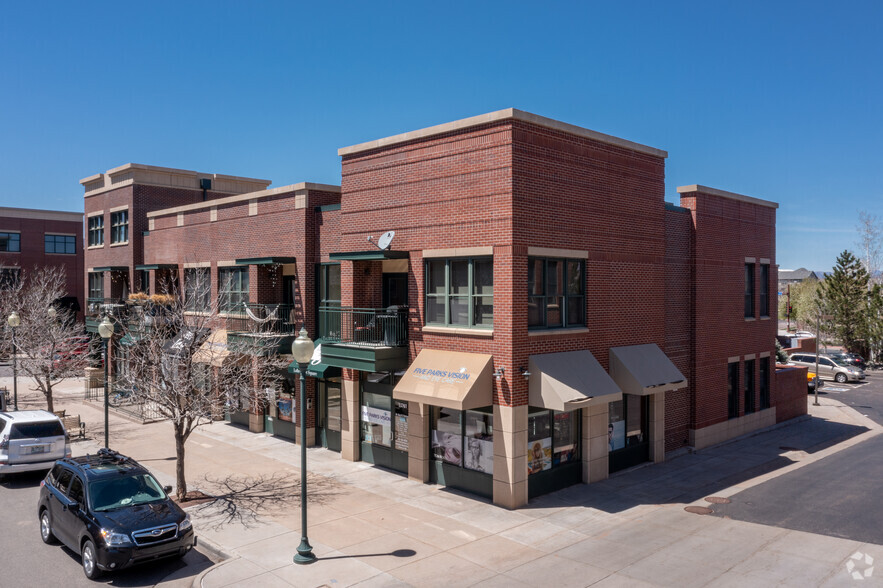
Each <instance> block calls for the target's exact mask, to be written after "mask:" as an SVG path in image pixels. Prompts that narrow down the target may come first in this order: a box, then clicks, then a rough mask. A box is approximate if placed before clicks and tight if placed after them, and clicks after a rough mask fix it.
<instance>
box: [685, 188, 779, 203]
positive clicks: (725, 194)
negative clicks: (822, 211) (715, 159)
mask: <svg viewBox="0 0 883 588" xmlns="http://www.w3.org/2000/svg"><path fill="white" fill-rule="evenodd" d="M694 192H698V193H701V194H708V195H709V196H720V197H721V198H729V199H731V200H739V201H740V202H748V203H749V204H757V205H759V206H766V207H768V208H779V203H778V202H770V201H769V200H761V199H760V198H752V197H751V196H745V195H743V194H736V193H735V192H727V191H725V190H718V189H717V188H709V187H708V186H702V185H700V184H691V185H689V186H679V187H678V194H692V193H694Z"/></svg>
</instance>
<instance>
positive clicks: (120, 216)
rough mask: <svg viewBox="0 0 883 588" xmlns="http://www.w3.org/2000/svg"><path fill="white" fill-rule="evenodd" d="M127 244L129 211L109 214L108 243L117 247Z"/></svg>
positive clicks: (117, 211)
mask: <svg viewBox="0 0 883 588" xmlns="http://www.w3.org/2000/svg"><path fill="white" fill-rule="evenodd" d="M128 242H129V209H128V208H127V209H125V210H116V211H113V212H111V213H110V243H111V245H118V244H121V243H128Z"/></svg>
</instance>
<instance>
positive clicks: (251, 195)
mask: <svg viewBox="0 0 883 588" xmlns="http://www.w3.org/2000/svg"><path fill="white" fill-rule="evenodd" d="M307 190H317V191H323V192H337V193H340V186H331V185H329V184H314V183H312V182H301V183H299V184H291V185H289V186H279V187H278V188H272V189H270V190H260V191H258V192H248V193H246V194H237V195H235V196H227V197H225V198H216V199H214V200H207V201H205V202H196V203H194V204H184V205H182V206H176V207H174V208H164V209H162V210H154V211H153V212H148V213H147V218H152V217H157V216H166V215H170V214H176V213H179V212H189V211H192V210H201V209H204V208H209V209H211V208H212V207H215V208H216V207H218V206H223V205H225V204H236V203H238V202H247V201H250V200H257V199H258V198H270V197H272V196H278V195H279V194H285V193H287V192H294V193H295V195H296V196H297V195H298V194H297V192H299V191H307Z"/></svg>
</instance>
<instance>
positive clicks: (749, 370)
mask: <svg viewBox="0 0 883 588" xmlns="http://www.w3.org/2000/svg"><path fill="white" fill-rule="evenodd" d="M742 379H743V384H744V390H743V392H744V394H745V414H748V413H751V412H754V360H753V359H746V360H745V375H744V377H743V378H742Z"/></svg>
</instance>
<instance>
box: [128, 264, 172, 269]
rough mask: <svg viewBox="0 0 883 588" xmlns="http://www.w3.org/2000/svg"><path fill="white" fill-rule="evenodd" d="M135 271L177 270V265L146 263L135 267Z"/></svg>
mask: <svg viewBox="0 0 883 588" xmlns="http://www.w3.org/2000/svg"><path fill="white" fill-rule="evenodd" d="M135 269H136V270H162V269H178V264H177V263H147V264H144V265H136V266H135Z"/></svg>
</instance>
